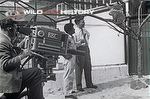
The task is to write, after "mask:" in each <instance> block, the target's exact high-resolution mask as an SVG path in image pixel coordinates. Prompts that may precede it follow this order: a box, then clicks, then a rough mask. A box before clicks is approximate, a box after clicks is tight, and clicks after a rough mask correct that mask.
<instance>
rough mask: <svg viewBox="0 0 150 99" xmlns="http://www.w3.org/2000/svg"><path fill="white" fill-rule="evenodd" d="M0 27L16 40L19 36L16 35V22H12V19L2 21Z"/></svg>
mask: <svg viewBox="0 0 150 99" xmlns="http://www.w3.org/2000/svg"><path fill="white" fill-rule="evenodd" d="M0 27H1V29H2V30H3V31H5V32H6V33H7V35H8V36H9V37H10V38H11V39H14V38H15V37H16V36H17V33H16V29H17V28H16V22H15V21H14V20H12V19H11V18H5V19H3V20H1V21H0Z"/></svg>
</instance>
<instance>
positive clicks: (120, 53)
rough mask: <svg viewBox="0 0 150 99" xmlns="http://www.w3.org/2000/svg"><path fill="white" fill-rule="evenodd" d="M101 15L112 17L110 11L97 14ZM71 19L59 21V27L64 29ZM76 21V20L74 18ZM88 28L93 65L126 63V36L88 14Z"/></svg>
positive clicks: (86, 20) (86, 19) (86, 21)
mask: <svg viewBox="0 0 150 99" xmlns="http://www.w3.org/2000/svg"><path fill="white" fill-rule="evenodd" d="M97 15H98V16H100V17H104V18H111V16H109V15H108V12H105V13H100V14H97ZM68 22H69V21H65V22H61V23H58V26H57V27H58V28H59V29H60V30H62V31H63V26H64V25H65V24H66V23H68ZM73 23H74V20H73ZM85 23H86V25H85V26H86V29H87V30H88V31H89V32H90V35H91V36H90V42H89V43H90V50H91V60H92V65H110V64H122V63H125V59H124V58H125V53H124V36H123V35H122V34H120V33H118V32H116V31H114V30H113V29H111V28H110V27H109V26H108V24H107V23H105V22H103V21H101V20H98V19H95V18H92V17H89V16H86V17H85Z"/></svg>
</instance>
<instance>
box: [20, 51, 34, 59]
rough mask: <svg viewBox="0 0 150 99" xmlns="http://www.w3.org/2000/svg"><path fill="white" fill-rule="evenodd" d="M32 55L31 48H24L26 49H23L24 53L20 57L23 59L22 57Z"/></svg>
mask: <svg viewBox="0 0 150 99" xmlns="http://www.w3.org/2000/svg"><path fill="white" fill-rule="evenodd" d="M31 55H32V52H31V50H29V49H24V50H23V51H22V53H21V54H20V55H19V57H20V59H21V60H22V59H24V58H26V57H27V56H31Z"/></svg>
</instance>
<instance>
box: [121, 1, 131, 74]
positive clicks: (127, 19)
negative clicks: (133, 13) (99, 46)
mask: <svg viewBox="0 0 150 99" xmlns="http://www.w3.org/2000/svg"><path fill="white" fill-rule="evenodd" d="M122 1H123V2H124V4H125V16H126V25H127V26H129V16H130V14H129V0H122ZM124 47H125V63H126V64H127V66H128V68H129V61H130V60H129V38H128V36H126V35H124ZM129 69H130V68H129ZM129 69H128V70H129ZM128 73H129V71H128Z"/></svg>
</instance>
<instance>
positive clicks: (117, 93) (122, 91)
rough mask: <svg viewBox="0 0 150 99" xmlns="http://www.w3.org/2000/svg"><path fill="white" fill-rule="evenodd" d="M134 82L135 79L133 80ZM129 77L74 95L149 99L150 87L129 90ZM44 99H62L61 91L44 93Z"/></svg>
mask: <svg viewBox="0 0 150 99" xmlns="http://www.w3.org/2000/svg"><path fill="white" fill-rule="evenodd" d="M134 80H135V79H134ZM132 81H133V79H132V78H131V77H128V78H124V79H119V80H115V81H110V82H107V83H101V84H98V85H97V86H98V88H97V89H87V88H85V91H84V92H77V93H75V94H74V95H76V96H77V97H78V99H150V88H149V87H150V86H149V87H147V88H142V89H139V90H134V89H132V88H131V82H132ZM44 95H45V99H64V95H63V91H62V89H59V90H57V91H52V90H50V89H49V90H48V92H44Z"/></svg>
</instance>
